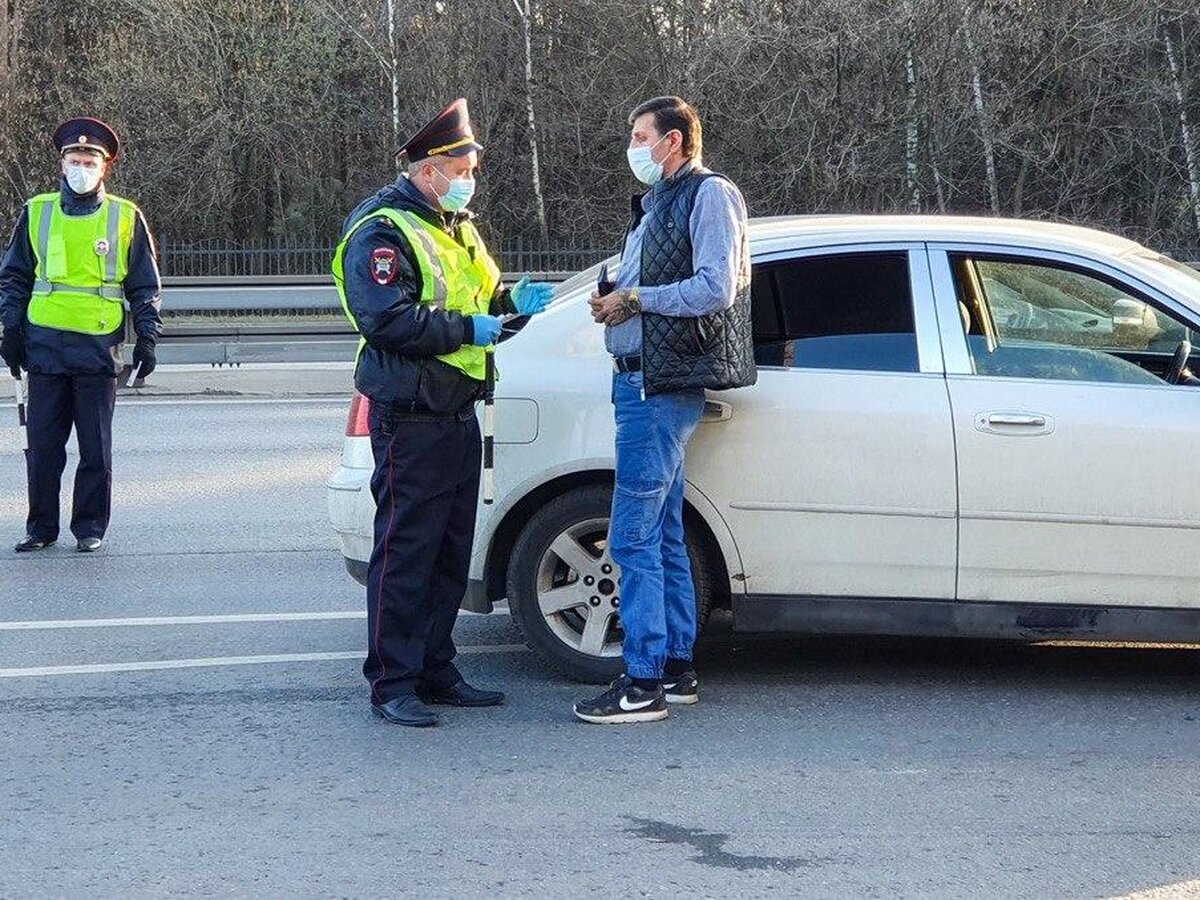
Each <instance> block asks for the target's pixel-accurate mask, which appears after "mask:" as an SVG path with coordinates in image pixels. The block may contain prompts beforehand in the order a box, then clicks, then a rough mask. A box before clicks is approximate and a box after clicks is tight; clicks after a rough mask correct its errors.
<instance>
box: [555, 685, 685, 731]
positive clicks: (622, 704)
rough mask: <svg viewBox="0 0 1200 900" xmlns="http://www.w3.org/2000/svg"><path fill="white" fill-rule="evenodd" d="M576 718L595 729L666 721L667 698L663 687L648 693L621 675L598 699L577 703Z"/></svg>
mask: <svg viewBox="0 0 1200 900" xmlns="http://www.w3.org/2000/svg"><path fill="white" fill-rule="evenodd" d="M575 715H576V716H578V717H579V718H580V719H583V721H585V722H591V723H593V724H595V725H626V724H629V723H633V722H657V721H659V720H660V719H665V718H666V717H667V698H666V696H665V695H664V694H663V689H662V687H658V688H655V689H654V690H652V691H648V690H646V689H645V688H640V687H638V686H637V685H636V684H634V683H633V679H632V678H630V677H629V676H628V675H622V676H621V677H620V678H618V679H617V680H616V681H614V682H613V683H612V686H611V687H610V688H609V689H608V690H607V691H605V692H604V693H603V694H601V695H600V696H599V697H593V698H592V699H591V700H584V701H581V702H579V703H576V704H575Z"/></svg>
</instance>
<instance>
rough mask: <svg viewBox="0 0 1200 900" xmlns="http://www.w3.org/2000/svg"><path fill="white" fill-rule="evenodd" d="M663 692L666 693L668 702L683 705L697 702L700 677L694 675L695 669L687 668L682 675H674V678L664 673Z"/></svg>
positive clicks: (698, 700) (698, 699)
mask: <svg viewBox="0 0 1200 900" xmlns="http://www.w3.org/2000/svg"><path fill="white" fill-rule="evenodd" d="M663 693H664V694H665V695H666V698H667V702H668V703H681V704H685V705H686V704H690V703H699V702H700V679H699V678H698V677H697V676H696V670H695V669H688V670H687V671H686V672H684V673H683V674H682V675H676V676H675V677H674V678H672V677H671V676H670V675H664V676H663Z"/></svg>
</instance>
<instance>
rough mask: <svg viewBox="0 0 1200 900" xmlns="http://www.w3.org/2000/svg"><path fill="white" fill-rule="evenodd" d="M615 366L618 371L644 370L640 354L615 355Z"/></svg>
mask: <svg viewBox="0 0 1200 900" xmlns="http://www.w3.org/2000/svg"><path fill="white" fill-rule="evenodd" d="M613 368H614V369H616V370H617V371H618V372H640V371H642V358H641V357H640V356H614V357H613Z"/></svg>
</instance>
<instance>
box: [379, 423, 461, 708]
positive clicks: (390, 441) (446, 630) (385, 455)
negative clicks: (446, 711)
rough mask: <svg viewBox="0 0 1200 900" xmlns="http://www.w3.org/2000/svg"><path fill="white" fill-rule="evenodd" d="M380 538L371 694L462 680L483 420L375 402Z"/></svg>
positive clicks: (391, 695)
mask: <svg viewBox="0 0 1200 900" xmlns="http://www.w3.org/2000/svg"><path fill="white" fill-rule="evenodd" d="M368 422H369V425H370V429H371V451H372V453H373V454H374V457H375V473H374V475H372V476H371V493H372V494H373V495H374V497H375V547H374V549H373V550H372V551H371V561H370V563H369V564H368V567H367V659H366V662H364V663H363V674H364V675H365V676H366V678H367V681H369V682H370V683H371V702H372V703H387V702H388V701H390V700H394V699H395V698H396V697H399V696H402V695H405V694H412V693H414V692H415V690H416V689H417V686H418V685H421V686H424V687H428V688H431V689H437V688H443V687H450V686H451V685H453V684H455V683H457V682H458V680H459V678H460V677H461V676H460V675H459V672H458V669H456V668H455V667H454V662H453V660H454V656H455V652H456V651H455V648H454V640H453V638H452V637H451V632H452V631H453V630H454V621H455V618H456V617H457V615H458V607H459V604H460V603H461V602H462V598H463V594H464V593H465V592H466V588H467V570H468V567H469V564H470V561H471V543H472V541H473V540H474V538H475V510H476V505H477V503H478V499H479V473H480V466H481V452H482V451H481V443H480V436H479V423H478V421H477V420H476V418H475V414H474V410H473V409H472V408H471V407H468V408H467V409H466V410H465V411H464V413H463V414H461V415H460V416H459V417H457V418H443V419H431V418H428V417H426V418H421V417H420V416H419V414H406V413H403V412H394V411H392V410H390V409H389V408H387V407H383V406H381V405H376V404H372V405H371V409H370V413H369V416H368Z"/></svg>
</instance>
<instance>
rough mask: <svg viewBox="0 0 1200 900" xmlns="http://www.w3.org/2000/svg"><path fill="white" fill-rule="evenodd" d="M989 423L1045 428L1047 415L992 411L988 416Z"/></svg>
mask: <svg viewBox="0 0 1200 900" xmlns="http://www.w3.org/2000/svg"><path fill="white" fill-rule="evenodd" d="M987 423H988V424H989V425H1013V426H1017V427H1020V426H1025V427H1027V428H1045V427H1046V417H1045V416H1037V415H1026V414H1024V413H992V414H991V415H989V416H988V417H987Z"/></svg>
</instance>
